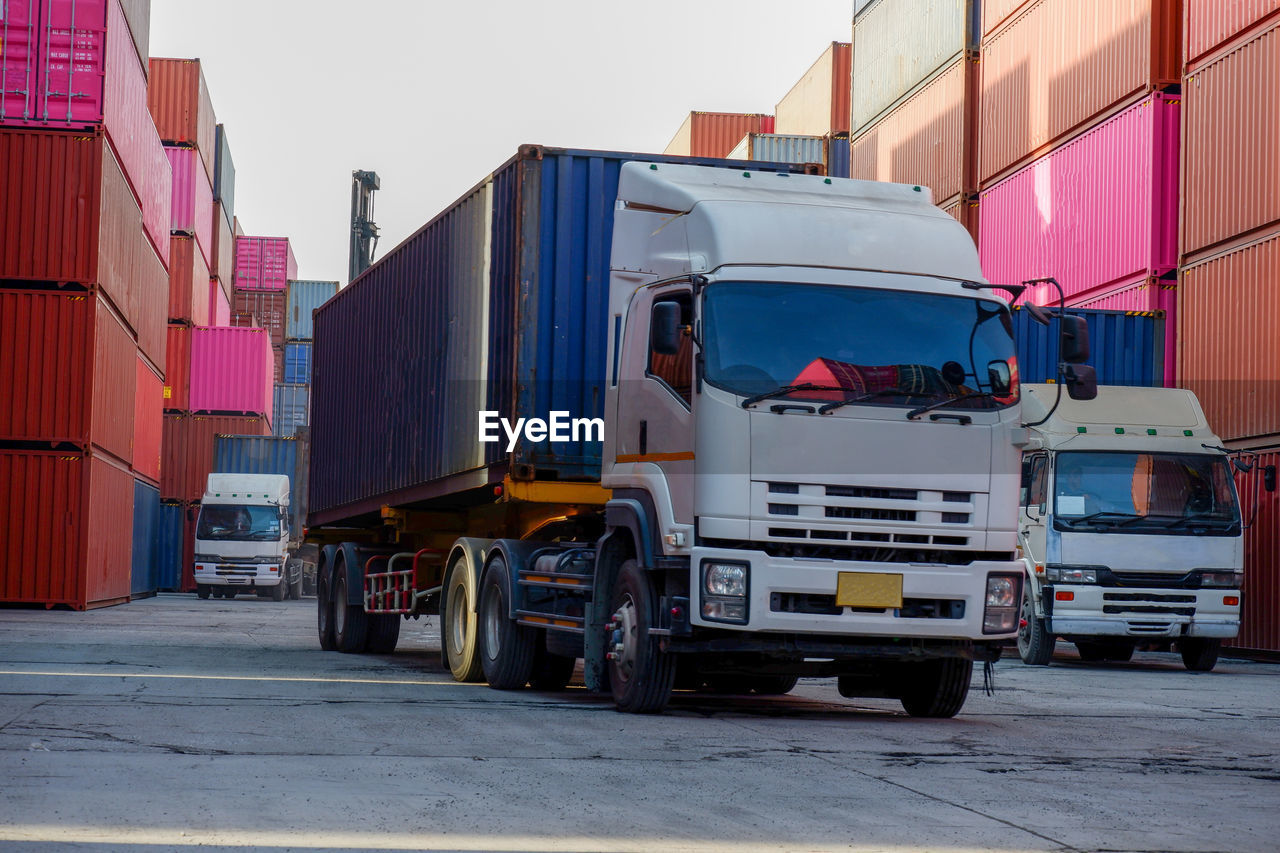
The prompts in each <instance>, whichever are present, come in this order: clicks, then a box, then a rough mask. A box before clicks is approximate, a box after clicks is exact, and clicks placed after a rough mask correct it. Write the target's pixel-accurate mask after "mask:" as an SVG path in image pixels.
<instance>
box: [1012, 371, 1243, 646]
mask: <svg viewBox="0 0 1280 853" xmlns="http://www.w3.org/2000/svg"><path fill="white" fill-rule="evenodd" d="M1058 396H1059V395H1058V389H1056V388H1055V387H1054V386H1053V385H1039V384H1036V385H1032V384H1028V385H1024V386H1022V403H1023V413H1024V417H1025V418H1026V419H1027V421H1028V423H1032V424H1036V425H1035V426H1033V427H1032V428H1031V429H1032V432H1031V441H1030V443H1029V444H1028V445H1027V446H1026V448H1024V455H1023V462H1022V465H1023V468H1022V470H1023V480H1022V501H1021V503H1022V508H1021V512H1020V524H1019V530H1018V543H1019V548H1020V550H1021V553H1022V558H1023V561H1024V563H1025V565H1026V577H1027V582H1026V584H1025V587H1024V591H1023V600H1022V616H1021V619H1020V627H1019V632H1018V652H1019V654H1020V656H1021V657H1022V659H1023V661H1025V662H1027V663H1030V664H1041V665H1042V664H1046V663H1048V662H1049V660H1050V658H1051V657H1052V655H1053V651H1054V644H1055V638H1062V639H1064V640H1067V641H1070V642H1074V643H1075V644H1076V647H1077V648H1078V649H1079V652H1080V656H1081V658H1083V659H1084V660H1089V661H1097V660H1119V661H1125V660H1128V659H1129V658H1130V657H1131V656H1132V655H1133V651H1134V648H1135V646H1136V645H1137V644H1139V643H1144V644H1152V643H1154V644H1158V645H1164V646H1168V645H1170V644H1172V645H1174V646H1176V647H1177V648H1178V649H1179V650H1180V651H1181V653H1182V659H1183V662H1184V663H1185V665H1186V667H1187V668H1188V669H1191V670H1210V669H1212V668H1213V666H1214V664H1215V663H1216V661H1217V659H1218V651H1219V647H1220V646H1221V644H1222V641H1223V640H1224V639H1229V638H1231V637H1234V636H1236V634H1237V632H1238V631H1239V628H1240V606H1241V597H1242V594H1243V593H1242V591H1241V586H1242V583H1243V543H1242V539H1241V535H1242V522H1241V516H1240V503H1239V501H1238V500H1237V496H1236V489H1235V484H1234V478H1233V471H1232V464H1231V460H1230V458H1229V455H1228V453H1227V452H1226V451H1224V450H1223V449H1222V448H1221V446H1220V445H1221V441H1219V439H1218V437H1217V436H1215V435H1214V434H1213V432H1212V430H1210V428H1209V425H1208V423H1207V422H1206V421H1205V416H1204V412H1203V411H1202V410H1201V408H1200V404H1199V402H1198V401H1197V400H1196V397H1195V395H1194V394H1193V393H1192V392H1190V391H1186V390H1182V389H1177V388H1129V387H1106V386H1104V387H1100V388H1098V396H1097V398H1096V399H1095V400H1092V401H1090V402H1089V403H1088V404H1081V403H1079V402H1077V401H1074V400H1071V399H1070V398H1069V397H1066V395H1063V399H1062V401H1061V403H1060V404H1059V405H1057V407H1056V408H1055V407H1054V406H1055V401H1056V400H1057V398H1058Z"/></svg>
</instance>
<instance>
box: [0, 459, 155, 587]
mask: <svg viewBox="0 0 1280 853" xmlns="http://www.w3.org/2000/svg"><path fill="white" fill-rule="evenodd" d="M0 530H5V531H9V535H6V536H3V537H0V601H3V602H6V603H14V604H18V603H26V604H43V605H45V606H47V607H52V606H55V605H66V606H69V607H73V608H75V609H77V610H84V609H85V608H88V607H101V606H104V605H108V604H118V603H120V602H123V601H127V600H128V598H129V587H130V577H131V575H132V568H133V567H132V560H131V557H132V552H133V476H132V475H131V474H130V473H129V470H128V468H127V467H126V466H124V465H122V464H120V463H119V462H117V461H115V460H113V459H111V458H110V457H108V456H103V455H99V454H96V453H92V452H84V451H78V452H69V451H65V450H61V451H50V452H44V451H19V450H0Z"/></svg>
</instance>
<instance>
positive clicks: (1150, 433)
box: [1147, 427, 1156, 435]
mask: <svg viewBox="0 0 1280 853" xmlns="http://www.w3.org/2000/svg"><path fill="white" fill-rule="evenodd" d="M1155 434H1156V431H1155V430H1154V429H1151V428H1150V427H1148V428H1147V435H1155Z"/></svg>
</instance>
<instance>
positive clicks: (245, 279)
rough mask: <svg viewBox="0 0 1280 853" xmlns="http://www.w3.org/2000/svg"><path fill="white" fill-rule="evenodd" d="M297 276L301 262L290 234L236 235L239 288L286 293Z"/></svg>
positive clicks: (236, 282)
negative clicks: (280, 235)
mask: <svg viewBox="0 0 1280 853" xmlns="http://www.w3.org/2000/svg"><path fill="white" fill-rule="evenodd" d="M297 277H298V262H297V261H296V260H294V258H293V247H292V246H290V245H289V238H288V237H237V238H236V280H235V286H236V287H238V288H240V289H242V290H279V291H282V292H283V291H285V290H287V289H288V287H289V282H290V281H293V280H295V279H296V278H297Z"/></svg>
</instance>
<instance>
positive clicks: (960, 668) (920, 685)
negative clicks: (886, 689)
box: [902, 658, 973, 718]
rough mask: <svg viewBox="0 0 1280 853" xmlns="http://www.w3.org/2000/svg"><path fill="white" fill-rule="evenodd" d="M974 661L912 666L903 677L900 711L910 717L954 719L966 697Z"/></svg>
mask: <svg viewBox="0 0 1280 853" xmlns="http://www.w3.org/2000/svg"><path fill="white" fill-rule="evenodd" d="M971 680H973V661H971V660H966V659H964V658H942V659H940V660H928V661H923V662H921V663H911V664H907V665H906V667H904V670H903V673H902V707H903V708H905V709H906V711H907V713H908V714H910V715H911V716H913V717H939V718H945V717H954V716H955V715H956V714H958V713H960V709H961V708H962V707H963V706H964V700H965V699H967V698H968V696H969V682H970V681H971Z"/></svg>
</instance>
